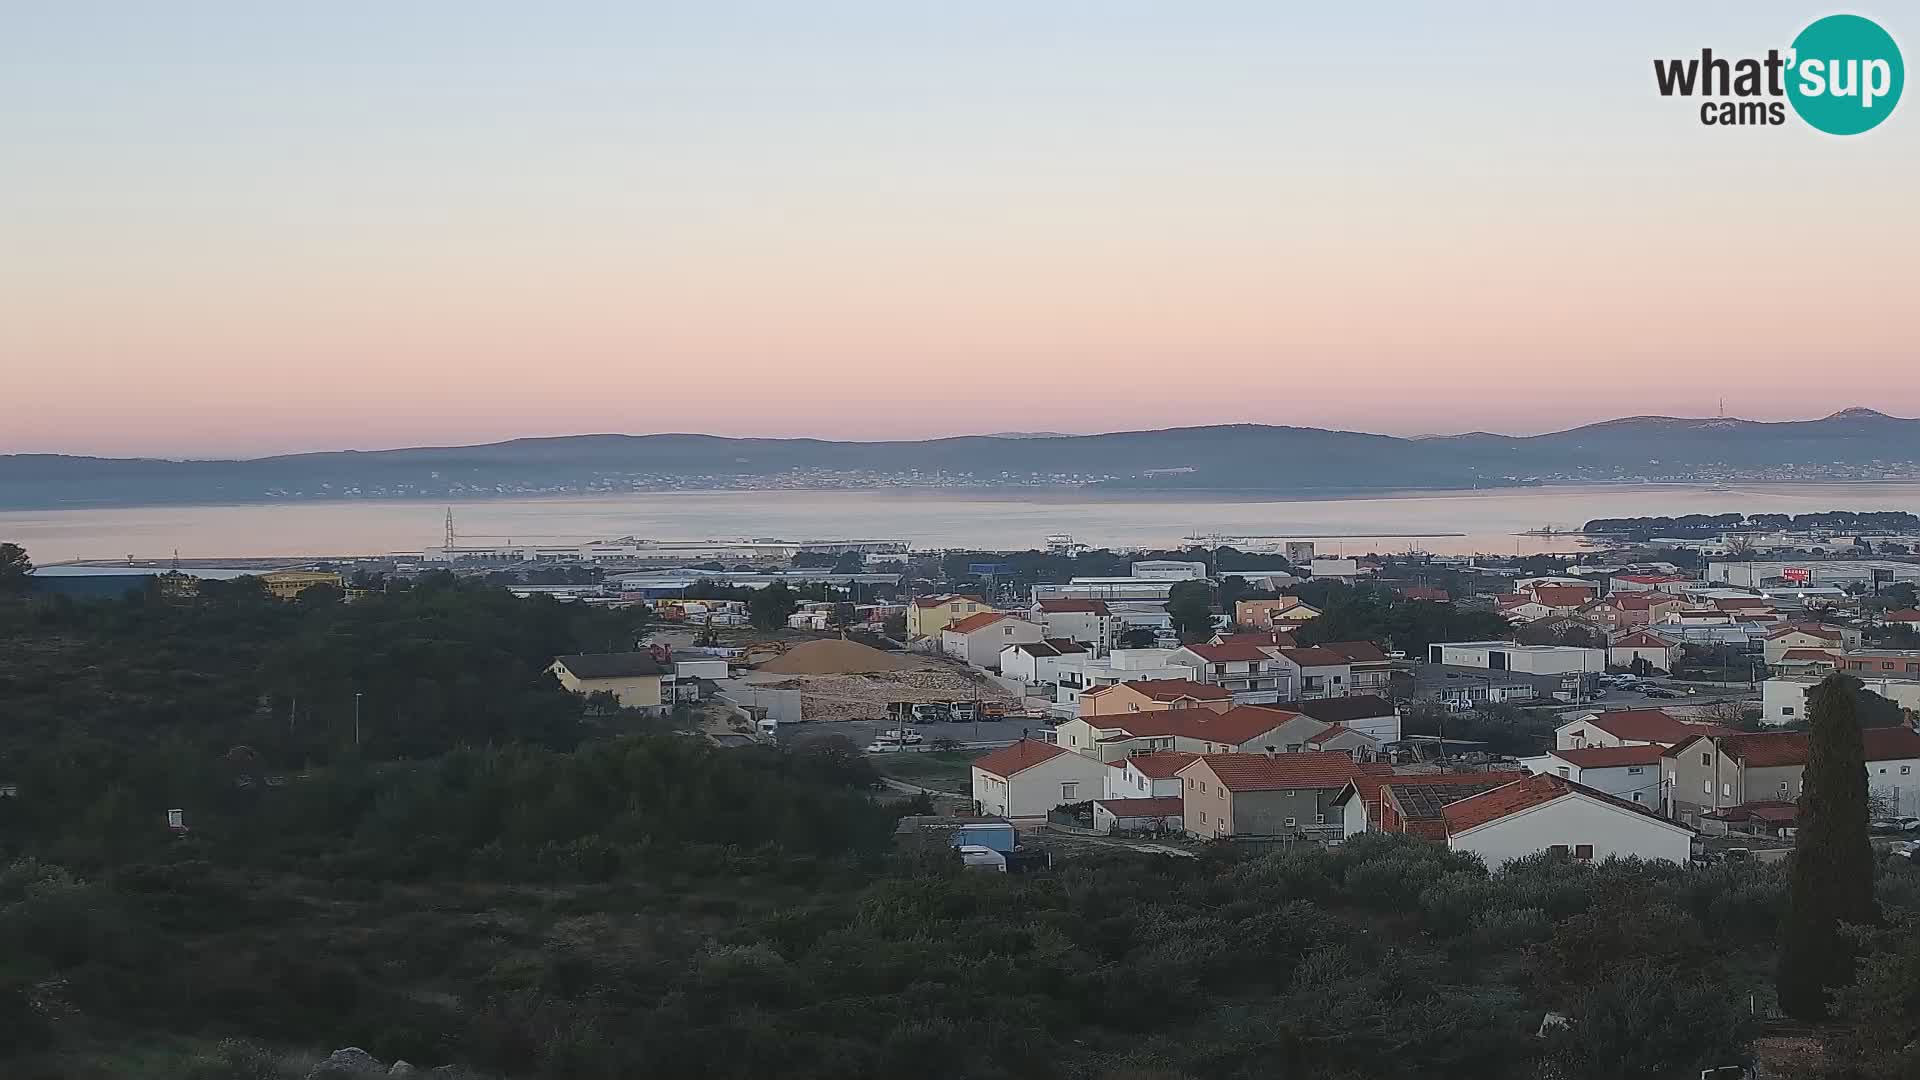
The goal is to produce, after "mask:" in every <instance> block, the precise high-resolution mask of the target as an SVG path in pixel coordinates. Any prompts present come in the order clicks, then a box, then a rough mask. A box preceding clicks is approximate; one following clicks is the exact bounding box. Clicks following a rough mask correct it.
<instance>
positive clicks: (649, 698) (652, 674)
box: [547, 652, 666, 712]
mask: <svg viewBox="0 0 1920 1080" xmlns="http://www.w3.org/2000/svg"><path fill="white" fill-rule="evenodd" d="M547 670H548V671H551V672H552V673H553V677H554V678H556V679H559V680H560V685H561V686H562V687H564V688H566V689H567V690H570V691H572V692H574V693H576V694H582V695H585V694H599V693H607V694H612V695H613V696H614V698H615V699H616V700H618V701H619V702H620V704H621V706H622V707H623V708H628V709H646V710H648V711H650V712H659V711H660V710H661V709H662V707H663V704H662V703H663V701H664V698H663V696H662V694H661V692H660V680H661V677H662V676H663V675H665V674H666V673H665V672H664V671H663V670H662V669H661V667H660V664H659V662H658V661H656V660H655V659H654V658H653V657H651V656H649V655H648V654H646V653H643V652H630V653H588V654H585V655H581V656H556V657H554V658H553V664H552V666H550V667H548V668H547Z"/></svg>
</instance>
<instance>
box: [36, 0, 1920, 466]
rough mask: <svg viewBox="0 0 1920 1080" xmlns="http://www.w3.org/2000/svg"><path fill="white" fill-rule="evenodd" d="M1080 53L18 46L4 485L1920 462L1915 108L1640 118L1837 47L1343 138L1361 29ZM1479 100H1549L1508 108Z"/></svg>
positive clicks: (1268, 26)
mask: <svg viewBox="0 0 1920 1080" xmlns="http://www.w3.org/2000/svg"><path fill="white" fill-rule="evenodd" d="M1063 6H1064V7H1071V8H1074V9H1075V10H1076V11H1077V12H1078V14H1079V17H1080V18H1081V19H1083V20H1095V21H1093V22H1090V23H1084V24H1082V25H1074V26H1068V25H1064V24H1063V25H1062V26H1059V27H1054V26H1050V25H1039V26H1035V27H1028V28H1027V29H1028V30H1030V31H1033V32H1034V33H1035V34H1038V35H1039V36H1037V37H1035V36H1017V35H1016V36H1014V37H1008V36H1007V35H1006V34H1004V33H1001V32H999V30H998V29H996V28H994V27H991V26H987V25H985V24H981V23H976V22H951V21H949V22H943V21H941V20H943V19H945V20H966V19H976V20H977V19H979V18H980V16H979V15H978V13H975V14H973V15H967V14H963V13H954V14H950V15H943V16H937V17H936V16H932V15H928V14H926V13H920V14H917V15H914V16H906V15H897V16H893V17H892V18H894V19H896V20H897V21H895V22H890V21H887V20H886V19H880V14H881V13H882V12H883V11H884V9H883V8H879V7H875V8H872V9H870V10H869V11H868V14H870V15H872V16H873V18H874V19H879V22H878V23H876V22H874V21H872V20H869V19H864V18H863V19H862V20H861V21H860V22H859V23H858V26H859V30H858V33H859V34H865V35H871V36H872V38H873V40H871V41H864V40H855V41H852V42H851V43H849V42H848V41H847V40H844V39H842V38H837V37H836V38H832V39H831V40H821V39H815V38H811V37H808V38H806V45H807V49H805V50H795V49H793V48H790V47H789V46H791V45H792V44H793V42H794V41H795V40H798V39H799V37H800V36H804V35H807V34H810V33H813V32H815V31H812V30H810V29H809V28H808V27H807V26H806V25H805V24H804V23H802V22H800V21H797V20H785V21H783V20H782V18H781V17H780V16H779V9H778V8H777V7H770V8H768V9H766V11H765V14H766V16H767V20H768V22H767V23H766V24H765V26H764V28H763V30H761V31H760V32H759V34H760V36H758V37H754V36H749V37H748V38H746V39H735V38H733V37H729V36H727V35H728V34H731V33H733V31H731V30H729V31H727V32H726V33H724V34H723V33H722V31H721V29H720V28H718V27H710V26H706V25H703V24H699V23H698V20H697V17H696V16H694V15H691V14H686V15H682V16H679V17H677V18H676V19H672V20H668V24H667V25H663V26H657V27H652V28H650V29H649V31H648V33H649V34H650V35H651V36H648V37H645V38H644V39H642V38H639V37H636V38H634V39H633V40H634V41H635V42H636V44H635V45H634V46H633V51H632V52H631V53H628V52H623V51H622V50H621V49H618V48H614V47H611V46H607V47H603V48H598V49H586V48H584V47H581V46H580V45H579V42H581V41H595V40H598V38H596V37H595V36H594V35H593V34H587V35H586V36H585V37H580V36H577V33H584V32H585V31H588V30H596V29H597V30H600V31H602V32H603V33H602V34H601V35H600V36H601V37H606V38H608V39H609V40H616V41H617V40H619V37H618V35H616V34H612V33H611V31H609V30H608V29H607V28H605V27H597V28H596V27H588V28H580V27H568V28H563V29H566V30H568V31H569V32H577V33H576V36H567V35H566V34H563V33H562V32H561V30H560V29H554V28H553V27H552V26H550V25H549V24H545V23H542V24H539V25H538V26H532V27H530V26H528V25H523V24H520V23H516V22H515V21H514V19H515V18H516V16H515V15H514V14H513V13H512V8H511V7H510V6H503V7H502V8H501V9H500V10H499V11H494V10H491V9H489V11H488V14H487V17H486V18H482V19H480V20H478V22H477V24H476V25H475V26H473V27H469V28H467V29H466V30H465V31H464V33H465V35H466V36H464V37H462V36H460V35H454V36H453V38H452V39H444V38H443V36H442V35H441V34H440V33H439V28H438V27H437V26H436V24H434V23H433V22H432V20H429V19H426V18H424V17H423V18H422V20H421V23H422V25H420V26H419V27H412V26H405V25H403V26H401V27H399V28H398V29H397V30H394V31H393V32H392V33H391V34H389V35H385V36H383V39H382V42H381V44H380V46H379V49H383V50H386V51H385V52H380V51H378V50H376V51H375V52H374V53H373V54H372V55H370V56H362V55H360V54H359V53H357V52H356V51H355V50H356V49H357V48H359V47H360V46H361V45H362V44H364V42H365V39H364V37H362V36H359V35H358V34H357V32H354V31H353V24H352V20H347V22H345V23H343V24H341V25H339V26H322V27H320V28H318V29H317V30H316V28H315V27H312V26H303V27H302V28H300V29H301V33H300V34H289V32H288V28H287V27H285V26H279V25H275V24H273V23H272V21H271V20H272V19H274V18H279V17H290V16H270V15H264V14H261V15H257V16H255V15H249V14H248V9H247V8H245V7H235V8H233V9H231V10H230V11H229V12H228V13H227V14H228V16H229V17H232V18H236V19H238V21H237V22H236V23H234V24H233V25H232V26H229V27H226V28H225V29H226V30H227V31H230V33H222V34H214V35H205V34H201V33H198V32H196V30H195V28H194V27H193V26H191V25H186V26H181V27H173V26H170V25H168V24H161V23H155V24H150V25H139V24H138V23H137V22H135V23H133V24H130V25H126V26H119V27H114V28H109V29H107V30H105V31H99V30H98V28H94V29H88V28H86V27H84V26H81V25H79V24H77V23H75V24H71V25H70V24H69V23H67V22H63V21H62V20H61V18H60V17H59V16H58V15H51V14H43V15H41V16H39V19H40V21H39V22H38V23H31V22H30V23H29V24H28V25H27V26H26V28H25V32H24V33H23V34H16V35H14V39H13V40H14V42H15V44H16V45H17V46H18V47H19V48H20V53H19V55H18V56H15V57H9V56H8V55H7V53H6V46H3V45H0V61H8V60H17V61H20V62H19V63H13V64H11V65H9V64H4V63H0V72H6V73H0V92H7V91H11V92H10V93H8V97H9V99H10V100H14V101H34V102H47V103H49V104H48V105H47V106H46V107H45V108H44V109H42V110H25V111H23V110H13V111H10V113H9V115H8V116H6V117H5V118H0V168H4V169H5V170H6V175H8V177H9V179H8V187H9V198H8V199H7V200H6V201H5V203H4V204H0V235H4V236H5V237H6V240H5V241H4V243H0V367H4V369H5V383H4V385H5V390H6V394H7V397H8V400H7V401H6V402H5V403H4V404H5V405H6V423H5V424H4V425H0V452H8V451H61V452H79V453H104V454H160V455H188V456H216V455H239V456H250V455H256V454H263V453H272V452H279V451H287V450H301V449H331V448H345V447H356V448H373V447H383V446H401V445H419V444H430V443H460V442H480V441H489V440H494V439H501V438H511V437H515V436H520V435H538V434H565V433H576V432H599V431H624V432H649V431H705V432H713V433H717V434H729V435H779V436H787V435H806V436H818V437H829V438H857V439H879V438H902V437H907V438H911V437H931V436H938V435H950V434H964V433H982V432H991V431H1004V430H1056V431H1071V432H1084V431H1100V430H1116V429H1129V428H1142V427H1164V426H1170V425H1185V424H1208V423H1228V422H1261V423H1275V424H1298V425H1309V426H1319V427H1342V428H1354V429H1360V430H1369V431H1380V432H1388V433H1395V434H1417V433H1426V432H1455V431H1463V430H1473V429H1489V430H1499V431H1508V432H1515V433H1529V432H1538V431H1543V430H1550V429H1555V428H1560V427H1568V426H1573V425H1575V424H1579V423H1583V422H1588V421H1592V420H1598V419H1606V418H1610V417H1614V416H1621V415H1634V414H1645V413H1665V414H1677V415H1710V414H1712V413H1713V412H1714V411H1715V410H1716V409H1717V408H1718V405H1719V402H1720V400H1721V399H1723V398H1724V399H1725V403H1726V409H1727V411H1728V412H1729V413H1730V414H1734V415H1741V416H1747V417H1751V418H1755V419H1790V418H1804V417H1811V416H1818V415H1822V414H1824V413H1827V412H1831V411H1833V410H1835V409H1838V408H1841V407H1844V406H1848V405H1868V406H1872V407H1875V408H1879V409H1882V410H1883V411H1887V412H1892V413H1896V414H1902V415H1915V414H1920V376H1916V375H1915V373H1914V367H1913V363H1914V359H1915V356H1914V349H1915V343H1916V342H1920V304H1915V303H1914V302H1913V297H1912V289H1913V285H1912V281H1913V276H1912V270H1911V260H1912V255H1913V252H1914V251H1915V250H1916V249H1920V213H1917V212H1916V211H1915V209H1914V202H1913V192H1912V188H1911V180H1912V178H1913V177H1914V176H1915V175H1920V169H1916V168H1915V166H1916V164H1920V161H1917V160H1916V158H1917V155H1916V150H1915V145H1916V143H1915V139H1914V136H1913V133H1914V132H1915V131H1916V130H1920V129H1916V128H1915V127H1914V126H1913V121H1914V118H1915V117H1914V114H1913V112H1912V110H1913V108H1920V105H1913V106H1909V107H1908V108H1907V110H1906V113H1905V115H1896V116H1894V117H1893V118H1891V119H1890V120H1889V122H1888V123H1887V124H1886V125H1883V129H1882V130H1879V131H1876V132H1874V133H1872V134H1870V135H1869V136H1863V137H1860V138H1858V139H1853V140H1835V139H1831V138H1828V137H1823V136H1818V135H1816V134H1814V133H1812V132H1809V131H1807V130H1805V129H1804V128H1782V129H1767V130H1749V131H1734V132H1722V131H1712V130H1707V129H1703V128H1701V127H1700V126H1699V125H1698V124H1697V122H1696V121H1695V120H1694V119H1693V118H1692V117H1691V115H1690V114H1689V113H1688V112H1687V111H1686V109H1685V108H1684V107H1681V108H1679V109H1677V110H1676V109H1675V108H1674V107H1672V106H1673V104H1674V103H1672V102H1667V101H1662V100H1660V99H1659V98H1658V97H1657V96H1656V95H1654V94H1653V93H1652V92H1651V89H1650V86H1649V85H1648V84H1649V82H1650V76H1649V75H1648V74H1647V70H1646V69H1647V66H1648V65H1647V58H1648V57H1649V56H1652V55H1664V54H1668V53H1674V52H1685V51H1686V49H1687V48H1688V47H1691V48H1692V49H1695V50H1697V49H1698V47H1699V45H1700V44H1701V42H1702V35H1716V34H1717V35H1722V36H1720V37H1711V38H1710V39H1709V40H1714V41H1720V40H1726V41H1727V42H1728V45H1727V47H1728V48H1739V47H1748V46H1752V47H1758V48H1761V49H1764V47H1765V44H1766V43H1767V42H1768V41H1770V40H1772V38H1773V37H1774V36H1777V35H1776V30H1777V29H1778V28H1776V27H1775V26H1774V25H1773V23H1774V22H1776V21H1781V20H1784V24H1783V25H1785V26H1786V27H1787V28H1788V29H1791V28H1792V24H1793V22H1794V20H1795V19H1797V18H1799V16H1797V15H1779V17H1778V18H1774V16H1775V15H1778V14H1779V13H1777V12H1770V13H1763V14H1766V15H1767V18H1766V19H1763V18H1761V17H1760V15H1752V16H1751V17H1749V16H1748V15H1745V14H1743V15H1742V16H1741V18H1739V19H1735V18H1733V17H1732V16H1731V15H1728V14H1727V13H1726V12H1725V11H1722V12H1721V13H1720V15H1718V16H1716V17H1715V19H1706V18H1705V17H1704V16H1700V15H1696V14H1693V13H1689V14H1686V15H1675V16H1673V17H1672V18H1674V19H1689V20H1698V25H1669V24H1668V23H1666V22H1663V19H1665V18H1666V16H1662V15H1659V14H1657V12H1658V11H1659V10H1660V9H1655V8H1651V7H1650V8H1648V9H1647V14H1646V15H1645V17H1644V18H1640V19H1637V20H1636V19H1629V20H1623V23H1641V24H1644V25H1637V26H1624V25H1623V26H1622V27H1615V28H1613V29H1611V30H1609V31H1608V32H1607V33H1605V34H1595V33H1593V32H1592V28H1591V27H1590V26H1589V25H1588V23H1587V20H1584V19H1580V18H1574V17H1572V16H1571V15H1568V16H1564V17H1563V16H1560V15H1555V16H1553V17H1551V18H1544V19H1543V21H1542V22H1540V23H1539V24H1538V25H1531V24H1530V25H1527V26H1521V27H1517V28H1516V26H1515V25H1514V24H1513V23H1512V20H1511V19H1508V18H1504V17H1501V16H1499V15H1498V14H1497V13H1491V12H1485V13H1477V12H1467V13H1462V14H1460V15H1459V16H1458V17H1457V18H1456V17H1454V16H1452V15H1449V16H1448V18H1447V19H1444V20H1440V21H1439V22H1438V23H1437V24H1436V25H1434V26H1426V27H1414V26H1409V27H1407V28H1406V31H1407V39H1406V40H1405V41H1390V42H1387V43H1385V44H1384V45H1383V46H1381V48H1383V49H1385V50H1386V52H1387V54H1389V55H1387V56H1386V57H1385V59H1387V60H1393V61H1395V63H1388V64H1384V65H1383V66H1382V68H1381V70H1380V72H1377V73H1376V74H1375V76H1373V77H1371V78H1372V79H1373V81H1371V82H1368V83H1367V84H1366V85H1362V86H1358V87H1355V88H1353V89H1351V90H1350V92H1345V93H1338V94H1335V93H1322V92H1319V88H1321V87H1324V86H1325V85H1327V83H1326V82H1325V79H1326V78H1332V77H1334V76H1333V75H1329V74H1328V72H1327V71H1325V70H1315V69H1312V64H1313V61H1311V60H1308V61H1305V62H1304V63H1305V64H1306V65H1307V70H1299V69H1298V65H1295V66H1289V67H1284V68H1282V69H1276V68H1275V67H1274V65H1273V64H1272V52H1273V49H1272V46H1273V45H1274V43H1275V42H1277V41H1281V40H1285V41H1287V42H1288V43H1289V45H1290V46H1291V47H1294V48H1295V49H1296V50H1297V52H1299V53H1305V54H1311V55H1314V56H1318V55H1321V53H1322V52H1323V51H1324V50H1323V49H1322V48H1321V46H1327V47H1331V46H1332V45H1338V44H1339V43H1341V42H1349V43H1350V42H1352V41H1356V40H1362V39H1366V38H1367V35H1368V33H1369V31H1368V27H1367V25H1366V24H1365V20H1364V19H1356V20H1355V21H1351V22H1343V21H1342V19H1343V16H1340V15H1338V14H1328V13H1321V14H1319V15H1316V16H1313V17H1312V18H1310V19H1307V20H1306V21H1304V22H1300V23H1287V22H1285V20H1279V21H1276V20H1275V19H1274V18H1273V16H1272V15H1271V13H1270V11H1268V10H1267V9H1266V8H1265V7H1264V6H1263V5H1253V4H1250V5H1244V6H1242V5H1229V8H1231V9H1232V10H1233V11H1234V12H1236V13H1237V14H1236V18H1224V17H1223V19H1222V20H1218V21H1215V22H1210V23H1209V24H1208V25H1207V26H1204V27H1201V26H1197V25H1195V23H1194V22H1192V21H1191V20H1189V21H1185V22H1178V21H1176V22H1168V21H1166V20H1169V19H1175V20H1177V19H1178V16H1177V15H1173V14H1170V13H1169V11H1168V10H1167V9H1164V8H1161V9H1158V10H1156V8H1155V6H1154V5H1143V6H1140V7H1137V8H1136V7H1134V6H1133V5H1122V6H1121V7H1120V8H1117V9H1115V8H1109V9H1101V8H1099V7H1098V6H1097V5H1096V6H1084V7H1083V6H1080V5H1063ZM853 7H858V5H853ZM849 10H851V9H849ZM1116 10H1117V11H1119V12H1121V14H1120V15H1118V16H1109V15H1107V12H1111V11H1116ZM1744 10H1747V9H1743V11H1744ZM608 17H609V18H617V16H608ZM1060 17H1061V16H1058V15H1055V14H1049V15H1048V16H1045V17H1036V19H1038V20H1039V21H1041V22H1045V20H1046V19H1052V18H1060ZM1426 17H1428V16H1408V18H1409V19H1413V18H1426ZM1106 18H1110V19H1111V21H1110V22H1103V21H1099V20H1101V19H1106ZM1436 18H1437V17H1436ZM1236 19H1237V20H1238V21H1236ZM1716 20H1717V21H1716ZM1768 20H1772V21H1768ZM1088 27H1096V28H1098V29H1100V30H1101V31H1103V32H1101V33H1088V32H1086V31H1087V29H1088ZM200 29H202V30H204V29H205V28H200ZM416 30H417V31H418V33H417V34H415V33H412V31H416ZM534 30H541V31H546V30H551V31H552V33H551V34H550V35H548V36H549V37H551V40H547V38H544V37H542V36H541V34H540V33H532V31H534ZM1056 30H1057V31H1058V32H1059V33H1060V34H1061V35H1064V36H1062V37H1060V38H1058V39H1055V38H1052V37H1049V36H1047V33H1043V31H1044V32H1052V31H1056ZM1496 30H1497V32H1498V33H1499V34H1503V35H1506V37H1504V38H1500V39H1499V40H1494V39H1490V38H1488V37H1487V36H1486V35H1487V34H1489V33H1495V32H1496ZM1069 31H1072V33H1069ZM1122 31H1124V32H1122ZM168 34H174V35H177V37H174V38H172V39H170V40H167V41H165V42H163V43H160V44H154V45H153V46H152V48H149V47H148V46H149V44H150V43H152V37H153V35H168ZM302 35H304V36H302ZM530 35H531V40H530V39H529V36H530ZM1288 35H1291V36H1288ZM1436 35H1437V36H1438V37H1439V38H1443V39H1445V41H1444V42H1442V43H1441V44H1444V45H1445V46H1446V47H1441V44H1435V41H1436ZM1787 36H1789V37H1790V34H1788V35H1787ZM1896 36H1898V30H1897V29H1896ZM1910 37H1912V35H1910ZM295 40H297V41H298V42H300V43H299V44H292V43H289V42H293V41H295ZM716 42H718V43H720V44H716ZM83 45H84V48H81V46H83ZM1496 45H1499V46H1501V48H1500V49H1497V50H1496V49H1495V46H1496ZM1506 45H1513V46H1514V48H1513V49H1511V50H1508V49H1506V48H1505V46H1506ZM722 46H724V47H722ZM63 48H65V49H76V48H81V51H79V52H74V53H71V54H66V53H63V52H62V51H61V50H62V49H63ZM296 49H298V50H305V51H303V52H298V53H293V52H289V51H288V50H296ZM649 49H653V50H656V51H657V54H653V55H649V54H648V50H649ZM834 49H841V50H844V52H841V53H834V52H833V51H832V50H834ZM1476 49H1479V50H1484V51H1486V52H1487V53H1488V55H1493V54H1495V53H1496V52H1497V54H1498V56H1500V57H1501V58H1503V59H1502V60H1501V62H1502V63H1507V64H1510V65H1512V68H1511V70H1510V71H1506V70H1505V69H1503V71H1505V74H1503V76H1502V77H1503V78H1505V77H1506V75H1510V76H1511V77H1512V79H1513V80H1515V83H1524V84H1528V85H1536V86H1538V85H1551V86H1552V87H1554V88H1555V90H1554V93H1553V94H1552V95H1549V96H1548V97H1527V98H1525V99H1524V100H1521V101H1517V102H1515V101H1507V102H1506V104H1504V105H1500V106H1498V107H1495V106H1493V105H1491V104H1489V102H1490V101H1491V100H1492V98H1491V97H1490V96H1489V92H1488V89H1487V87H1485V86H1479V85H1476V84H1475V83H1474V82H1473V80H1474V79H1475V78H1480V77H1490V76H1476V75H1475V74H1473V73H1474V72H1476V71H1482V70H1483V69H1482V68H1481V67H1477V66H1475V65H1473V64H1465V65H1464V66H1463V67H1462V65H1458V64H1455V63H1454V62H1453V61H1456V60H1460V59H1461V57H1462V51H1463V50H1464V51H1465V53H1466V54H1467V58H1469V59H1471V58H1472V55H1471V54H1472V53H1473V51H1474V50H1476ZM86 50H96V51H95V52H88V51H86ZM1449 50H1452V51H1449ZM49 55H51V56H66V55H72V56H75V57H79V58H80V59H76V60H73V61H72V62H67V61H65V60H62V61H60V62H53V61H47V60H45V59H44V57H46V56H49ZM154 56H159V57H162V58H163V59H158V60H156V59H153V57H154ZM36 58H41V59H36ZM1482 59H1484V57H1482ZM1456 67H1462V70H1465V71H1466V72H1467V73H1466V74H1464V75H1459V76H1458V77H1457V78H1456V76H1455V75H1454V74H1453V72H1454V69H1455V68H1456ZM963 72H964V73H968V74H967V75H965V77H963V76H962V75H961V74H960V73H963ZM982 73H984V74H985V75H986V76H987V77H982ZM1501 85H1510V84H1508V83H1505V82H1503V83H1501ZM1503 100H1504V99H1503Z"/></svg>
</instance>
